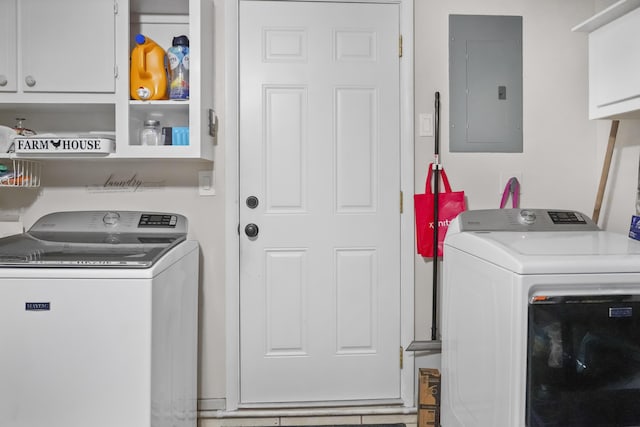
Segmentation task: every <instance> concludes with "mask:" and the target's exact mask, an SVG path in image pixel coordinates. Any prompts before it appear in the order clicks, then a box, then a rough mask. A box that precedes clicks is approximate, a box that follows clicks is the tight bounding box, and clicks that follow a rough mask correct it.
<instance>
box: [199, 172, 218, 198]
mask: <svg viewBox="0 0 640 427" xmlns="http://www.w3.org/2000/svg"><path fill="white" fill-rule="evenodd" d="M215 184H216V182H215V175H214V173H213V171H199V172H198V191H199V193H200V195H201V196H215V195H216V187H215Z"/></svg>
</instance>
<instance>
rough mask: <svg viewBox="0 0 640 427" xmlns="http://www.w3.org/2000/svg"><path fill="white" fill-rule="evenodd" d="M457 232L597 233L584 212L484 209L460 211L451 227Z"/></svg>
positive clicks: (596, 227) (595, 226)
mask: <svg viewBox="0 0 640 427" xmlns="http://www.w3.org/2000/svg"><path fill="white" fill-rule="evenodd" d="M452 226H453V227H454V228H457V229H458V230H459V231H597V230H600V228H598V226H597V225H596V224H595V223H594V222H593V221H592V220H591V218H589V217H588V216H586V215H585V214H583V213H580V212H577V211H569V210H562V209H486V210H469V211H465V212H462V213H461V214H460V215H458V217H457V218H456V220H455V221H454V224H452Z"/></svg>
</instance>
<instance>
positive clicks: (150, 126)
mask: <svg viewBox="0 0 640 427" xmlns="http://www.w3.org/2000/svg"><path fill="white" fill-rule="evenodd" d="M140 145H160V122H159V121H158V120H153V119H149V120H145V121H144V127H143V128H142V129H141V130H140Z"/></svg>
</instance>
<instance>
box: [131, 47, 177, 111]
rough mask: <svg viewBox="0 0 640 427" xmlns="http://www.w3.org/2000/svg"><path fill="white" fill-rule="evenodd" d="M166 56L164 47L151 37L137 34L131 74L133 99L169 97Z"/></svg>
mask: <svg viewBox="0 0 640 427" xmlns="http://www.w3.org/2000/svg"><path fill="white" fill-rule="evenodd" d="M166 56H167V54H166V52H165V51H164V49H163V48H162V47H160V46H159V45H158V44H157V43H156V42H154V41H153V40H151V39H150V38H149V37H145V36H143V35H142V34H138V35H136V46H135V47H134V48H133V50H132V51H131V73H130V76H129V84H130V92H131V99H139V100H142V101H148V100H152V99H168V89H167V85H168V77H167V69H166Z"/></svg>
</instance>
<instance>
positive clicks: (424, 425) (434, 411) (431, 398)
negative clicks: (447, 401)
mask: <svg viewBox="0 0 640 427" xmlns="http://www.w3.org/2000/svg"><path fill="white" fill-rule="evenodd" d="M419 385H420V386H419V388H418V427H440V371H439V370H437V369H431V368H420V377H419Z"/></svg>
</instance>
